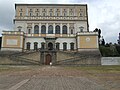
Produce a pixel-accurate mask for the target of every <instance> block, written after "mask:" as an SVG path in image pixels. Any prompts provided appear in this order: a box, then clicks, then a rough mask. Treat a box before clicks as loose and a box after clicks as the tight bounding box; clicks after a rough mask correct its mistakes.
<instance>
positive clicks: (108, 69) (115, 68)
mask: <svg viewBox="0 0 120 90" xmlns="http://www.w3.org/2000/svg"><path fill="white" fill-rule="evenodd" d="M66 68H67V69H77V70H82V71H89V72H92V71H94V72H98V73H104V72H113V73H114V72H120V66H80V67H66Z"/></svg>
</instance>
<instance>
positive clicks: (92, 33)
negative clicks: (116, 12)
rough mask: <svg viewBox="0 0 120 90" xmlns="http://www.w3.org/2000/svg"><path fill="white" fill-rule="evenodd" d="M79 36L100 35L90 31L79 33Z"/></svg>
mask: <svg viewBox="0 0 120 90" xmlns="http://www.w3.org/2000/svg"><path fill="white" fill-rule="evenodd" d="M77 35H98V32H93V31H89V32H77Z"/></svg>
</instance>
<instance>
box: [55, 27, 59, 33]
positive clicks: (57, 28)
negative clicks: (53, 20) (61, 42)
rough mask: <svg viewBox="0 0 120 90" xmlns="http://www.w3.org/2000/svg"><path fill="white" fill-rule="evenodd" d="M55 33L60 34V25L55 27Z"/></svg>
mask: <svg viewBox="0 0 120 90" xmlns="http://www.w3.org/2000/svg"><path fill="white" fill-rule="evenodd" d="M55 34H60V26H59V25H57V26H56V27H55Z"/></svg>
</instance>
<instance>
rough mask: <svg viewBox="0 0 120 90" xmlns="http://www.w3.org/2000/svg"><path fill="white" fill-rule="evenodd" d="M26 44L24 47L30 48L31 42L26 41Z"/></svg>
mask: <svg viewBox="0 0 120 90" xmlns="http://www.w3.org/2000/svg"><path fill="white" fill-rule="evenodd" d="M26 44H27V45H26V49H27V50H30V44H31V43H30V42H27V43H26Z"/></svg>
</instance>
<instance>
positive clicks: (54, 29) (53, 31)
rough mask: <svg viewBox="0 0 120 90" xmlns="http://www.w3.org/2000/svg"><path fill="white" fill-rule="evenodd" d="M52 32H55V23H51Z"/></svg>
mask: <svg viewBox="0 0 120 90" xmlns="http://www.w3.org/2000/svg"><path fill="white" fill-rule="evenodd" d="M53 34H55V23H53Z"/></svg>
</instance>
